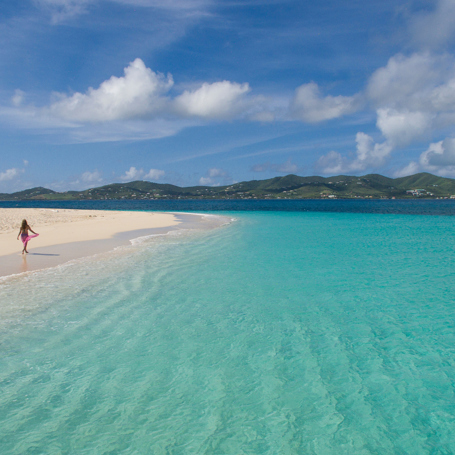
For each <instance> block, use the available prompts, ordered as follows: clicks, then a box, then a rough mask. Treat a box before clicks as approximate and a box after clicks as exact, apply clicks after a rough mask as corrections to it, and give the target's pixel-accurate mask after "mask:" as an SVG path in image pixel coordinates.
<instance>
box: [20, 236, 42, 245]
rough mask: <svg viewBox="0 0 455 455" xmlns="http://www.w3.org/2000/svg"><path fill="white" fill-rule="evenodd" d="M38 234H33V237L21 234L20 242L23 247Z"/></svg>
mask: <svg viewBox="0 0 455 455" xmlns="http://www.w3.org/2000/svg"><path fill="white" fill-rule="evenodd" d="M38 236H39V234H33V235H28V234H25V233H24V234H21V240H22V243H23V244H24V245H25V244H26V243H27V242H28V241H29V240H30V239H33V238H34V237H38Z"/></svg>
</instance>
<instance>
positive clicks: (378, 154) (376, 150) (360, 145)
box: [316, 132, 392, 174]
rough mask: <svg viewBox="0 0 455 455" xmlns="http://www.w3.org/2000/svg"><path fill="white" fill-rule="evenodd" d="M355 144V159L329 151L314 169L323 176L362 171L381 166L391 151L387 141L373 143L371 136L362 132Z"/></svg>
mask: <svg viewBox="0 0 455 455" xmlns="http://www.w3.org/2000/svg"><path fill="white" fill-rule="evenodd" d="M356 143H357V146H356V152H355V158H353V159H349V158H346V157H344V156H342V155H341V154H340V153H338V152H335V151H331V152H329V153H328V154H327V155H324V156H322V157H321V158H319V160H318V161H317V163H316V167H317V168H318V169H319V170H321V171H322V172H323V173H324V174H339V173H344V172H359V171H364V170H366V169H369V168H376V167H378V166H381V165H383V164H384V163H385V161H386V160H387V158H388V157H389V156H390V153H391V151H392V146H391V145H390V144H389V143H388V142H387V141H386V142H383V143H381V144H378V143H375V142H374V140H373V138H372V137H371V136H369V135H368V134H365V133H362V132H359V133H357V135H356Z"/></svg>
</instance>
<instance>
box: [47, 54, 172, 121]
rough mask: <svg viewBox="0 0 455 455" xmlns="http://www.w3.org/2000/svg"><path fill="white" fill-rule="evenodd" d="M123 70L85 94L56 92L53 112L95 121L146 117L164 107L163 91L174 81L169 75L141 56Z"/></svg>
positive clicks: (69, 118)
mask: <svg viewBox="0 0 455 455" xmlns="http://www.w3.org/2000/svg"><path fill="white" fill-rule="evenodd" d="M124 71H125V76H124V77H116V76H112V77H111V78H110V79H108V80H107V81H104V82H103V83H102V84H101V85H100V86H99V88H97V89H94V88H89V89H88V91H87V93H85V94H83V93H78V92H77V93H74V94H73V95H72V96H67V95H62V94H60V95H56V97H58V100H57V101H55V102H54V103H52V104H51V106H50V107H49V110H50V113H51V114H52V115H53V116H54V117H57V118H64V119H66V120H72V121H77V122H94V123H96V122H106V121H113V120H121V119H137V118H146V117H149V116H150V115H152V114H153V113H157V112H160V111H162V110H163V109H164V108H165V105H166V103H167V100H166V98H165V97H164V96H163V95H164V94H165V93H166V92H167V91H168V90H169V89H170V88H171V87H172V85H173V80H172V77H171V76H170V75H168V76H167V77H165V76H164V75H162V74H159V73H155V72H153V71H152V70H151V69H150V68H147V67H146V66H145V64H144V62H143V61H142V60H141V59H139V58H137V59H136V60H134V62H132V63H130V64H129V66H127V67H126V68H125V70H124Z"/></svg>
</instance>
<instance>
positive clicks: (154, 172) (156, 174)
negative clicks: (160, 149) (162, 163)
mask: <svg viewBox="0 0 455 455" xmlns="http://www.w3.org/2000/svg"><path fill="white" fill-rule="evenodd" d="M164 174H165V172H164V171H162V170H160V169H150V171H148V172H147V174H145V175H144V178H145V179H148V180H160V179H161V178H163V177H164Z"/></svg>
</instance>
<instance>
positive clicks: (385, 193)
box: [0, 172, 455, 201]
mask: <svg viewBox="0 0 455 455" xmlns="http://www.w3.org/2000/svg"><path fill="white" fill-rule="evenodd" d="M452 195H455V179H450V178H447V177H439V176H436V175H433V174H429V173H426V172H422V173H419V174H414V175H410V176H407V177H399V178H395V179H394V178H390V177H385V176H383V175H380V174H367V175H364V176H360V177H359V176H349V175H337V176H332V177H321V176H308V177H303V176H298V175H295V174H288V175H285V176H283V177H272V178H270V179H264V180H249V181H244V182H238V183H234V184H231V185H224V186H202V185H200V186H190V187H179V186H176V185H172V184H169V183H154V182H149V181H144V180H136V181H132V182H128V183H111V184H108V185H103V186H100V187H95V188H89V189H87V190H83V191H65V192H57V191H54V190H50V189H48V188H44V187H35V188H30V189H27V190H22V191H18V192H15V193H0V201H18V200H87V199H89V200H97V199H103V200H105V199H115V200H117V199H321V198H342V199H355V198H382V199H386V198H396V199H409V198H416V197H418V198H427V199H436V198H450V197H451V196H452ZM454 197H455V196H454Z"/></svg>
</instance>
